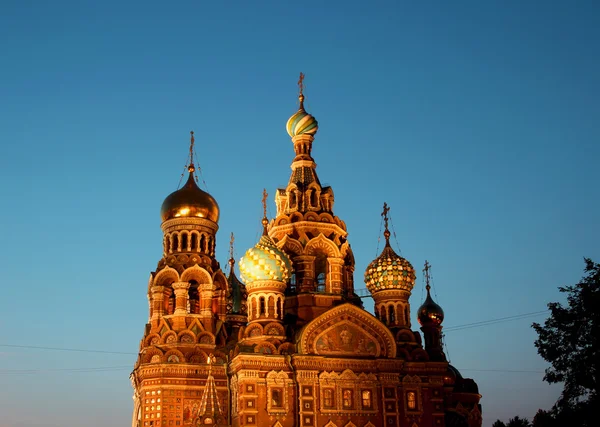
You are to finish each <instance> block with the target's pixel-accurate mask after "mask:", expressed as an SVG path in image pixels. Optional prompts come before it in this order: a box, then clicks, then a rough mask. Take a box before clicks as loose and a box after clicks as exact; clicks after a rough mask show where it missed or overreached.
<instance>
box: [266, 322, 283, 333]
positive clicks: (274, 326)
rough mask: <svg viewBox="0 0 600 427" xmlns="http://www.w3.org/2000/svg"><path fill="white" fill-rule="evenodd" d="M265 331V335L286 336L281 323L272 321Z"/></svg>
mask: <svg viewBox="0 0 600 427" xmlns="http://www.w3.org/2000/svg"><path fill="white" fill-rule="evenodd" d="M264 333H265V335H273V336H284V335H285V329H283V325H281V323H277V322H271V323H269V324H267V325H266V326H265V327H264Z"/></svg>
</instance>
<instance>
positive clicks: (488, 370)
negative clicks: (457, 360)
mask: <svg viewBox="0 0 600 427" xmlns="http://www.w3.org/2000/svg"><path fill="white" fill-rule="evenodd" d="M459 371H473V372H503V373H504V372H510V373H528V374H543V373H544V371H529V370H521V369H462V368H461V369H459Z"/></svg>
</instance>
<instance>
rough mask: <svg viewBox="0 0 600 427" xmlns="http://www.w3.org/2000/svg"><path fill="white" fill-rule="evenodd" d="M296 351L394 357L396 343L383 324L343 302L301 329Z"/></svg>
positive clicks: (334, 354)
mask: <svg viewBox="0 0 600 427" xmlns="http://www.w3.org/2000/svg"><path fill="white" fill-rule="evenodd" d="M298 352H299V353H300V354H320V355H332V356H336V355H340V356H343V355H345V354H347V355H363V356H374V357H387V358H394V357H396V343H395V339H394V335H393V334H392V333H391V332H390V330H389V329H388V328H387V327H385V326H384V325H383V323H381V322H380V321H379V320H377V319H376V318H375V317H374V316H373V315H371V314H370V313H368V312H366V311H365V310H363V309H361V308H358V307H356V306H354V305H352V304H349V303H346V304H342V305H339V306H337V307H334V308H332V309H330V310H328V311H326V312H325V313H323V314H321V315H320V316H318V317H317V318H315V319H314V320H312V321H311V322H310V323H308V324H307V325H306V326H305V327H304V328H303V329H302V331H301V332H300V337H299V340H298Z"/></svg>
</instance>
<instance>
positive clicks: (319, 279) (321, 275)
mask: <svg viewBox="0 0 600 427" xmlns="http://www.w3.org/2000/svg"><path fill="white" fill-rule="evenodd" d="M315 278H316V285H317V292H325V290H326V286H325V285H326V283H327V256H326V255H325V254H318V255H317V257H316V258H315Z"/></svg>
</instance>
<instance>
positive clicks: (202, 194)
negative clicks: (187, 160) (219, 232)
mask: <svg viewBox="0 0 600 427" xmlns="http://www.w3.org/2000/svg"><path fill="white" fill-rule="evenodd" d="M188 170H189V172H190V175H189V177H188V180H187V182H186V183H185V185H184V186H183V187H181V188H180V189H179V190H177V191H174V192H173V193H171V194H169V195H168V196H167V198H166V199H165V201H164V202H163V204H162V206H161V208H160V216H161V218H162V220H163V222H164V221H167V220H169V219H174V218H194V217H195V218H206V219H209V220H211V221H213V222H218V221H219V205H218V204H217V201H216V200H215V199H214V197H213V196H211V195H210V194H208V193H207V192H206V191H203V190H202V189H200V187H198V185H197V184H196V180H195V179H194V166H193V165H191V166H190V167H189V169H188Z"/></svg>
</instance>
